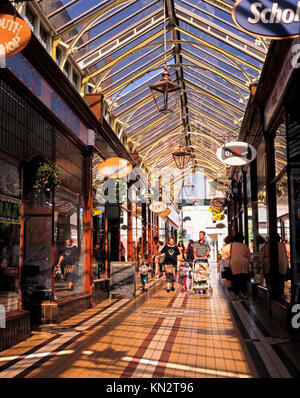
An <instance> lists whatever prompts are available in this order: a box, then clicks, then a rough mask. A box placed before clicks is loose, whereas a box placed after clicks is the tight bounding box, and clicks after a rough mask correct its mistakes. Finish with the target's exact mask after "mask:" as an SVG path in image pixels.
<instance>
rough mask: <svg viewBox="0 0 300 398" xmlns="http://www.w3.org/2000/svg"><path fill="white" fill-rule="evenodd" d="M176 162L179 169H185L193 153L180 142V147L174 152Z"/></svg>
mask: <svg viewBox="0 0 300 398" xmlns="http://www.w3.org/2000/svg"><path fill="white" fill-rule="evenodd" d="M172 156H173V159H174V162H175V164H176V167H177V168H178V169H181V170H182V169H184V168H185V167H186V165H187V164H188V163H189V161H190V159H191V154H190V153H189V152H187V151H185V150H184V149H183V146H182V145H181V144H180V145H179V148H178V150H177V151H176V152H173V153H172Z"/></svg>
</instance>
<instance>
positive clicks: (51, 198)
mask: <svg viewBox="0 0 300 398" xmlns="http://www.w3.org/2000/svg"><path fill="white" fill-rule="evenodd" d="M62 79H63V78H62ZM83 104H84V102H83ZM0 119H1V121H2V123H1V127H0V128H1V133H0V246H1V247H0V250H1V263H0V264H1V269H0V304H1V305H4V306H5V312H6V320H7V322H10V319H14V322H15V326H14V327H15V330H16V333H10V335H16V336H17V338H16V339H15V340H11V341H8V340H7V336H6V337H5V332H6V330H5V329H2V330H1V331H0V332H1V341H4V340H5V339H6V340H5V344H4V343H3V344H4V345H3V346H1V349H3V348H5V347H6V346H9V345H12V344H15V343H16V342H17V341H18V340H22V339H23V338H26V337H28V333H29V332H30V324H31V326H32V325H34V324H40V323H48V322H51V323H53V322H59V321H60V320H62V319H65V318H66V317H68V316H70V315H71V314H72V313H74V312H78V311H80V310H81V309H84V308H88V307H89V306H90V296H91V287H90V286H91V281H90V241H91V238H90V235H91V233H90V227H89V225H90V223H88V220H89V209H90V203H89V202H90V180H91V179H90V177H89V170H90V165H89V162H90V160H89V159H90V158H89V156H90V149H89V147H88V145H87V143H88V131H89V129H88V127H90V126H89V125H88V124H87V122H86V120H84V121H83V120H80V115H79V114H78V113H77V112H76V111H74V110H72V108H71V106H70V105H68V103H67V102H66V100H65V98H63V94H62V93H60V92H57V91H56V90H55V89H54V88H53V87H52V86H51V84H50V83H49V81H47V80H46V78H44V77H43V75H42V73H41V72H40V71H38V70H37V68H36V67H34V66H33V64H32V63H31V62H30V61H29V60H28V59H27V58H26V57H25V56H24V55H23V54H22V53H19V54H16V55H15V56H13V57H10V58H8V62H7V68H3V69H1V75H0ZM44 176H47V178H48V180H49V181H47V182H45V180H43V178H44ZM50 180H51V181H50ZM51 184H52V185H51ZM70 253H71V256H70ZM75 299H76V304H74V302H75V301H74V300H75ZM72 302H73V304H72ZM64 304H68V309H66V308H67V307H66V306H64ZM64 307H65V308H64ZM24 317H25V318H26V319H25V318H24ZM23 318H24V319H25V320H24V322H23V324H22V325H21V326H20V322H21V321H20V319H21V320H22V319H23ZM29 318H30V322H29ZM18 325H19V326H18ZM11 327H12V326H10V327H9V329H10V330H13V329H11ZM2 337H3V339H2Z"/></svg>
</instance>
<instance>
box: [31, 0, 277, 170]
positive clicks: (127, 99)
mask: <svg viewBox="0 0 300 398" xmlns="http://www.w3.org/2000/svg"><path fill="white" fill-rule="evenodd" d="M38 3H39V5H40V7H41V8H42V10H43V11H44V13H45V14H46V15H47V17H48V19H49V21H50V22H51V24H52V25H53V26H54V28H55V30H56V32H55V37H54V48H56V47H58V48H59V47H60V46H61V47H62V48H63V49H64V51H65V52H64V55H63V56H61V57H60V58H59V59H58V60H57V62H58V64H59V66H60V67H61V68H62V69H63V67H64V64H65V62H66V60H67V58H68V56H69V55H72V56H73V57H74V59H75V60H76V61H77V63H78V65H79V67H80V68H81V70H82V73H83V80H82V92H84V91H85V86H86V85H87V84H88V85H90V86H91V87H92V90H93V92H102V93H103V94H104V99H105V101H106V102H107V104H108V107H109V111H111V112H112V113H113V115H114V126H116V125H117V123H119V124H120V125H121V126H122V132H124V133H125V135H126V136H127V139H128V142H129V143H130V144H131V148H132V149H133V150H134V151H137V152H138V153H139V155H140V156H141V157H142V161H143V165H144V166H146V167H148V168H151V167H173V166H174V162H173V161H172V156H171V153H172V151H173V150H175V149H176V148H177V146H178V144H179V143H184V144H185V146H186V148H187V149H188V150H190V151H191V153H192V162H191V163H190V165H189V167H190V168H191V169H192V168H193V169H195V168H201V169H203V170H204V172H205V174H206V175H207V176H208V177H211V178H214V177H215V176H216V175H217V174H223V173H224V172H225V165H224V164H223V163H221V162H219V161H218V160H217V158H216V155H215V153H216V150H217V148H218V147H219V146H221V145H222V144H224V143H226V142H228V141H232V140H236V139H237V137H238V134H239V130H240V126H241V123H242V119H243V114H244V111H245V107H246V105H247V102H248V98H249V84H251V83H257V81H258V80H259V77H260V71H261V69H262V66H263V63H264V60H265V57H266V53H267V50H268V45H269V43H268V41H266V40H264V39H260V38H257V37H252V36H249V35H247V34H246V33H245V32H243V31H241V30H239V28H238V27H237V26H236V25H235V24H234V22H233V20H232V16H231V11H232V7H233V5H234V4H235V1H233V0H224V1H223V0H127V1H125V0H110V1H109V0H108V1H99V0H88V1H87V0H57V1H53V0H40V1H38ZM56 55H57V54H56ZM56 55H55V51H54V52H53V56H54V58H55V57H56ZM165 64H167V65H168V71H169V73H170V78H171V80H172V81H174V82H175V83H176V84H177V85H179V86H180V88H181V90H180V92H179V93H178V95H179V99H180V100H179V101H178V103H177V105H176V107H175V110H174V112H173V113H169V114H167V115H164V114H161V113H159V112H158V111H157V109H156V107H155V103H154V101H153V98H152V96H151V92H150V89H149V86H150V85H151V84H153V83H155V82H157V81H158V80H160V78H161V73H162V71H163V67H164V65H165ZM173 105H175V103H174V104H173Z"/></svg>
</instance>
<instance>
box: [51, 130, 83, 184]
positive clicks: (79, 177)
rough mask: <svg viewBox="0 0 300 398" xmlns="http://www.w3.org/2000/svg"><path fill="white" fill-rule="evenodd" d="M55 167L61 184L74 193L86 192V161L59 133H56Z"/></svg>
mask: <svg viewBox="0 0 300 398" xmlns="http://www.w3.org/2000/svg"><path fill="white" fill-rule="evenodd" d="M56 165H57V166H58V167H59V169H60V179H61V182H62V183H63V184H65V185H66V186H68V187H71V188H72V189H74V190H75V191H79V192H85V191H86V179H85V174H86V173H85V172H86V160H85V159H84V157H83V155H82V153H81V151H80V150H79V149H78V148H77V147H76V146H75V145H74V144H73V143H72V142H70V140H68V139H67V138H66V137H65V136H64V135H63V134H61V133H59V132H56Z"/></svg>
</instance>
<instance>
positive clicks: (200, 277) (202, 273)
mask: <svg viewBox="0 0 300 398" xmlns="http://www.w3.org/2000/svg"><path fill="white" fill-rule="evenodd" d="M194 271H195V272H194V284H195V285H196V286H198V287H199V288H201V287H202V286H203V287H206V285H207V282H206V281H207V264H206V263H202V262H196V263H195V269H194ZM196 293H198V290H196Z"/></svg>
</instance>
